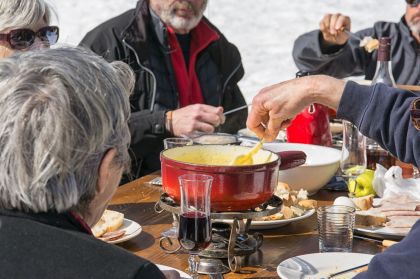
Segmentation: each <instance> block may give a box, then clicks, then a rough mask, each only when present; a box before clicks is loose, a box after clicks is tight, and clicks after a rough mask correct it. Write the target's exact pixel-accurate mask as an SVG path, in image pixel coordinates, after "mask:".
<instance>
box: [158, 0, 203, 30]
mask: <svg viewBox="0 0 420 279" xmlns="http://www.w3.org/2000/svg"><path fill="white" fill-rule="evenodd" d="M206 6H207V0H205V1H204V4H203V7H202V8H201V10H200V11H197V12H195V15H194V16H193V17H192V18H190V19H186V18H183V17H180V16H177V15H175V14H174V13H173V11H172V10H170V9H166V10H162V11H161V13H160V15H159V17H160V18H161V19H162V21H163V22H165V23H166V24H168V25H169V26H171V27H172V28H174V29H176V30H186V31H187V32H190V31H191V30H192V29H193V28H195V27H196V26H197V25H198V23H199V22H200V20H201V19H202V18H203V13H204V10H205V9H206Z"/></svg>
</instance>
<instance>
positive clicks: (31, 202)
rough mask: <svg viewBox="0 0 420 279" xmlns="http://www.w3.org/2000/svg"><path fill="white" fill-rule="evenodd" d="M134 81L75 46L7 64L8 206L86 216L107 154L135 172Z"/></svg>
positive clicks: (3, 175) (0, 158)
mask: <svg viewBox="0 0 420 279" xmlns="http://www.w3.org/2000/svg"><path fill="white" fill-rule="evenodd" d="M133 85H134V74H133V72H132V71H131V69H130V68H129V66H128V65H126V64H124V63H123V62H113V63H111V64H110V63H108V62H106V61H105V60H103V59H102V58H101V57H99V56H97V55H96V54H94V53H93V52H91V51H89V50H84V49H81V48H74V47H62V48H57V49H45V50H40V51H33V52H22V53H18V54H17V55H14V56H12V57H10V58H7V59H3V60H0V111H1V114H0V207H3V208H8V209H17V210H23V211H33V212H46V211H57V212H63V211H66V210H69V209H76V210H79V212H81V213H83V212H84V210H85V209H86V208H87V206H88V204H89V203H90V201H91V200H92V199H93V197H94V195H95V187H96V182H97V179H98V168H99V165H100V162H101V160H102V158H103V156H104V154H105V153H106V152H107V151H108V150H109V149H111V148H115V149H116V151H117V156H116V159H115V160H114V162H113V163H114V164H118V165H117V166H119V167H124V168H126V169H127V168H128V167H127V166H128V165H129V155H128V151H127V148H128V145H129V143H130V133H129V129H128V124H127V120H128V117H129V114H130V104H129V98H128V96H129V94H130V92H131V90H132V89H133Z"/></svg>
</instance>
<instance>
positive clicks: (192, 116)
mask: <svg viewBox="0 0 420 279" xmlns="http://www.w3.org/2000/svg"><path fill="white" fill-rule="evenodd" d="M225 120H226V118H225V116H224V115H223V108H222V107H213V106H209V105H203V104H195V105H189V106H186V107H183V108H180V109H177V110H174V111H173V113H172V133H173V134H174V136H178V137H179V136H188V135H191V134H192V133H194V132H205V133H212V132H214V129H215V128H216V127H218V126H219V125H221V124H223V123H225Z"/></svg>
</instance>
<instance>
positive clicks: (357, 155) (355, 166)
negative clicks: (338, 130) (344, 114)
mask: <svg viewBox="0 0 420 279" xmlns="http://www.w3.org/2000/svg"><path fill="white" fill-rule="evenodd" d="M340 168H341V171H342V173H343V174H342V176H343V177H344V178H345V179H346V180H347V183H348V184H349V182H350V181H351V180H354V179H355V178H356V177H357V176H358V175H360V174H362V173H363V172H364V171H365V170H366V137H365V136H363V135H362V134H361V133H360V132H359V130H358V129H357V127H356V126H354V125H353V124H352V123H350V122H348V121H343V147H342V150H341V160H340ZM356 187H357V181H356V180H354V186H353V187H352V189H351V191H350V195H351V194H352V192H353V193H354V192H355V191H356Z"/></svg>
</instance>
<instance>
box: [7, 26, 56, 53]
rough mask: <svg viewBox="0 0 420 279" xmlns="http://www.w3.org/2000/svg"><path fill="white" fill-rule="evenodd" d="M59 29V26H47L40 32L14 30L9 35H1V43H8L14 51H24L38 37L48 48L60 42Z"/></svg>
mask: <svg viewBox="0 0 420 279" xmlns="http://www.w3.org/2000/svg"><path fill="white" fill-rule="evenodd" d="M58 35H59V29H58V27H57V26H45V27H42V28H41V29H39V30H38V31H36V32H35V31H32V30H31V29H26V28H25V29H13V30H11V31H10V32H9V33H7V34H0V40H1V41H7V42H8V43H9V45H10V47H11V48H12V49H17V50H22V49H25V48H28V47H30V46H31V45H32V44H33V43H34V42H35V38H36V37H38V38H39V39H41V41H43V42H44V43H47V44H48V46H50V45H53V44H55V43H56V42H57V41H58Z"/></svg>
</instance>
